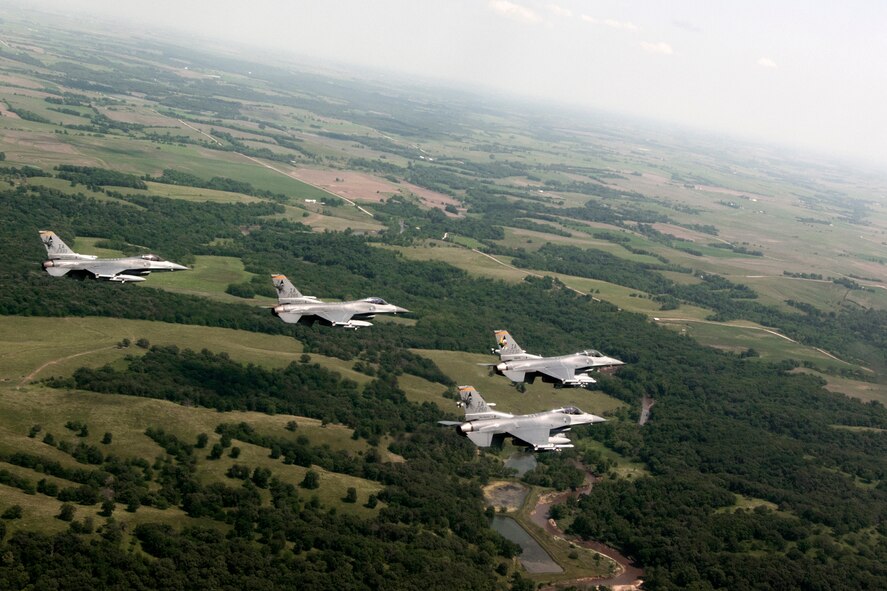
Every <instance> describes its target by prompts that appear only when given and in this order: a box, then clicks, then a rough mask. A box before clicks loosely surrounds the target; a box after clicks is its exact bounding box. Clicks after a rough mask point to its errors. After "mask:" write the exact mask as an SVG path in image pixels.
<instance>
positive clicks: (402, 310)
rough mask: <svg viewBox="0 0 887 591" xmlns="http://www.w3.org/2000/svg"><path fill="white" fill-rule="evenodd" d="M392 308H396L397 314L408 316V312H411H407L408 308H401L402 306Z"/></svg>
mask: <svg viewBox="0 0 887 591" xmlns="http://www.w3.org/2000/svg"><path fill="white" fill-rule="evenodd" d="M392 307H393V308H394V313H395V314H406V313H407V312H409V310H407V309H406V308H401V307H400V306H392Z"/></svg>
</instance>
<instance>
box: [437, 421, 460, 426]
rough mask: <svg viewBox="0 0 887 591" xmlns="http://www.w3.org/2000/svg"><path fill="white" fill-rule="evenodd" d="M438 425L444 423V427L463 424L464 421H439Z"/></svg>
mask: <svg viewBox="0 0 887 591" xmlns="http://www.w3.org/2000/svg"><path fill="white" fill-rule="evenodd" d="M437 424H438V425H443V426H444V427H456V426H458V425H461V424H462V421H438V422H437Z"/></svg>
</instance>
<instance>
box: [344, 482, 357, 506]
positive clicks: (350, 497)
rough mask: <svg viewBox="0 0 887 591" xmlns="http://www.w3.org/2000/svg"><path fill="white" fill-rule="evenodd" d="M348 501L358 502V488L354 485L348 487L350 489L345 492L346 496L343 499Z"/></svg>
mask: <svg viewBox="0 0 887 591" xmlns="http://www.w3.org/2000/svg"><path fill="white" fill-rule="evenodd" d="M342 500H343V501H344V502H346V503H356V502H357V489H356V488H354V487H353V486H349V487H348V491H347V492H346V493H345V498H343V499H342Z"/></svg>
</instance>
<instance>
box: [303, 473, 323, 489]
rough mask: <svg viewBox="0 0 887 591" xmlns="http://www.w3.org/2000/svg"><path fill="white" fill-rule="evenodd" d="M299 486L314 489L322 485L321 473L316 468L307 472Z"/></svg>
mask: <svg viewBox="0 0 887 591" xmlns="http://www.w3.org/2000/svg"><path fill="white" fill-rule="evenodd" d="M299 486H301V487H302V488H307V489H314V488H318V487H319V486H320V475H319V474H318V473H317V472H315V471H314V470H308V471H307V472H305V478H303V479H302V482H300V483H299Z"/></svg>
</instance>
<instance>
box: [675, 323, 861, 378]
mask: <svg viewBox="0 0 887 591" xmlns="http://www.w3.org/2000/svg"><path fill="white" fill-rule="evenodd" d="M669 318H675V316H674V315H673V312H663V313H662V316H661V321H662V324H663V325H665V326H667V327H669V328H671V329H673V330H676V331H679V332H680V333H681V334H684V335H687V336H690V337H692V338H694V339H695V340H696V341H698V342H699V343H701V344H703V345H706V346H709V347H714V348H716V349H722V350H725V351H731V352H734V353H740V352H742V351H745V350H747V349H749V348H752V349H754V350H755V351H757V352H758V353H759V354H760V357H758V358H752V359H760V360H762V361H780V360H784V359H795V360H797V361H801V362H804V361H809V362H810V363H813V364H815V365H816V366H817V367H830V368H834V369H847V368H857V369H858V366H856V365H853V364H851V363H846V362H843V361H839V360H836V359H833V358H831V357H829V356H828V355H826V354H825V353H822V352H821V351H819V350H817V349H814V348H813V347H808V346H806V345H802V344H800V343H795V342H792V341H789V340H787V339H786V338H784V337H781V336H777V335H775V334H773V333H772V332H768V330H770V329H765V328H764V327H762V326H760V325H758V324H755V323H753V322H747V321H739V322H731V323H721V322H710V321H700V322H683V321H681V320H668V319H669Z"/></svg>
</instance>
